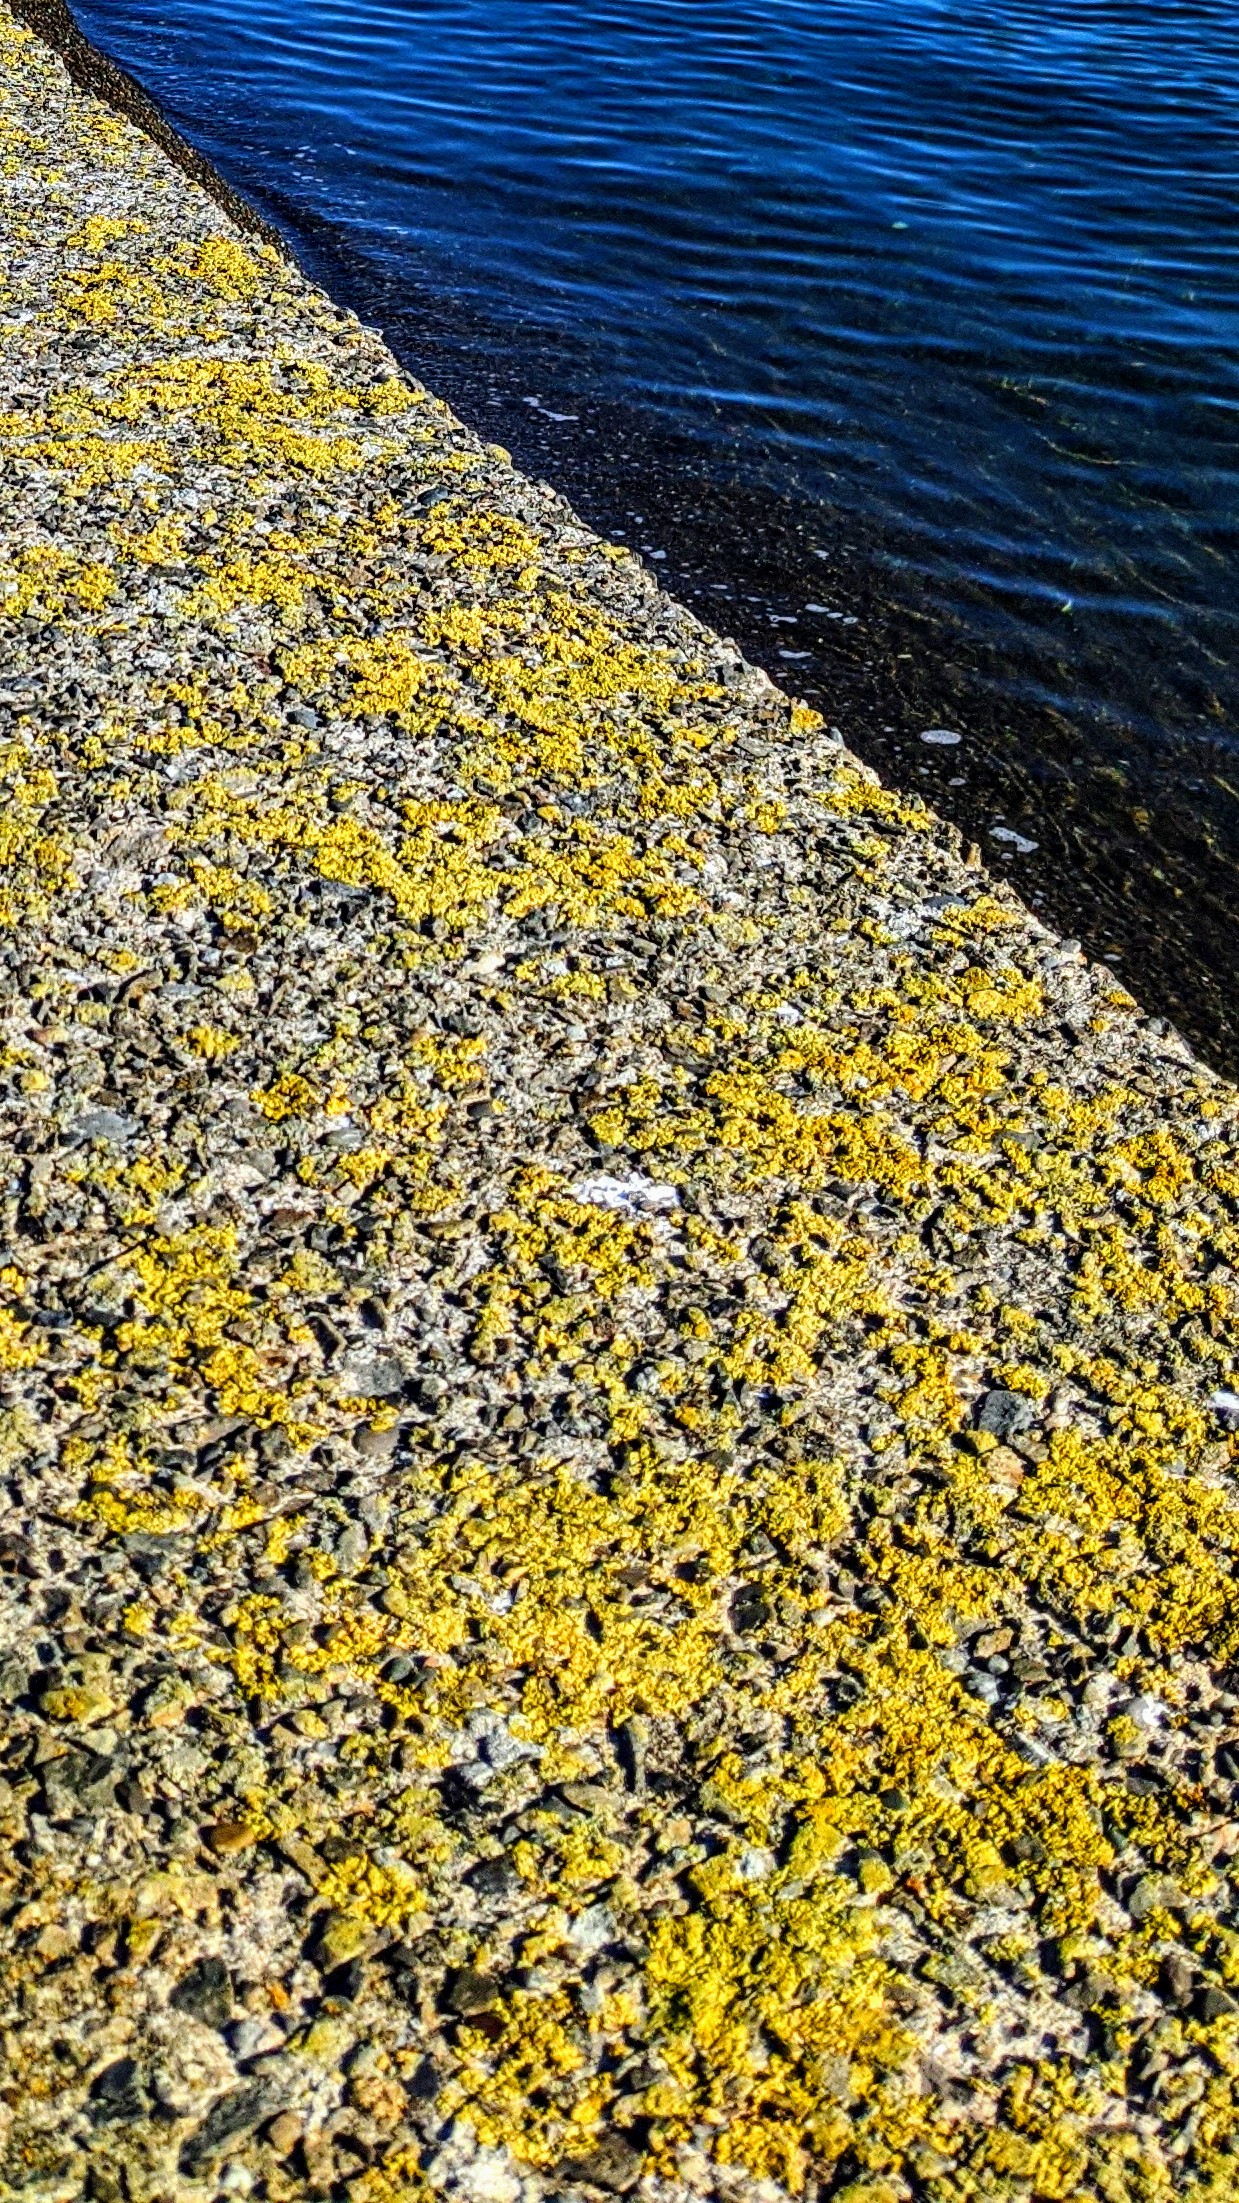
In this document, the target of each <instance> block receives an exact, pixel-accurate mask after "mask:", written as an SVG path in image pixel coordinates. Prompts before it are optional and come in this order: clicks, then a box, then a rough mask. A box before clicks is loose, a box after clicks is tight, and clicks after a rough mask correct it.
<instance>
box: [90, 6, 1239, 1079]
mask: <svg viewBox="0 0 1239 2203" xmlns="http://www.w3.org/2000/svg"><path fill="white" fill-rule="evenodd" d="M77 12H78V14H79V17H80V19H81V21H82V23H83V27H84V28H85V29H86V30H87V31H88V33H89V34H90V35H91V36H92V37H93V38H94V39H95V40H96V42H97V43H98V44H100V45H101V46H103V47H105V48H106V49H107V50H108V51H109V52H111V53H112V54H113V55H115V56H116V58H118V59H119V60H120V61H121V62H122V63H123V64H124V65H125V66H126V67H127V68H129V69H130V71H131V72H132V73H133V74H134V75H136V76H137V77H138V78H139V79H140V80H141V81H142V82H143V84H144V85H145V86H146V87H147V88H148V89H149V90H150V91H152V92H153V93H154V94H155V95H156V97H157V98H158V99H159V100H160V102H161V104H162V105H163V107H164V109H165V111H166V112H167V113H168V114H169V115H170V117H171V119H172V120H173V121H174V122H175V123H176V124H177V125H178V127H180V128H181V129H182V130H183V131H184V133H185V134H186V135H187V136H188V137H190V138H191V139H192V140H193V141H194V142H195V143H196V144H198V145H200V146H201V147H203V148H204V149H205V150H206V151H207V152H208V153H209V154H210V156H211V157H212V159H213V160H214V161H215V162H216V164H217V166H218V167H219V168H220V169H221V170H222V171H223V172H224V173H225V174H226V175H227V176H228V177H229V179H230V180H231V181H233V182H235V183H237V184H238V185H240V187H241V188H242V189H243V190H245V191H246V192H247V193H248V194H249V195H250V196H251V197H252V198H253V199H254V200H255V201H256V202H257V203H258V204H259V205H260V206H261V207H262V208H263V209H264V211H266V212H267V213H269V214H270V215H271V216H272V217H273V218H274V219H275V220H276V221H277V222H278V223H279V225H280V226H281V227H282V228H283V229H284V230H285V232H286V233H287V234H288V236H289V237H290V238H291V239H292V241H293V243H294V245H295V246H296V248H297V250H298V251H299V253H300V255H301V257H302V258H303V260H304V261H305V262H306V264H308V265H309V266H310V267H311V268H312V269H313V270H314V272H315V273H317V274H320V275H322V276H323V277H324V278H325V279H326V280H327V281H328V282H329V283H330V284H331V286H332V288H333V289H334V290H335V292H336V293H337V295H342V296H344V297H345V298H346V299H347V300H348V302H349V303H351V304H353V305H354V306H356V308H357V310H358V311H359V312H360V313H361V314H362V316H363V318H364V319H366V320H368V321H371V322H374V323H376V324H377V325H378V326H380V327H382V328H383V329H384V331H385V333H387V334H388V335H389V336H390V338H391V340H392V341H393V343H394V344H395V346H396V348H397V350H398V351H399V352H400V354H401V356H402V358H403V359H404V360H405V361H406V362H407V363H408V364H409V365H410V366H412V367H413V368H414V369H415V370H418V371H421V372H423V373H424V374H425V376H426V378H427V379H428V380H429V381H431V382H432V383H433V384H434V385H435V386H436V387H437V388H439V389H441V390H442V391H443V393H444V394H445V395H446V396H448V397H449V398H450V399H451V400H452V401H453V402H454V403H455V404H456V405H457V407H458V409H459V410H460V411H461V412H462V413H464V414H465V416H466V417H467V418H469V419H471V420H473V421H474V422H475V423H476V425H478V426H480V427H482V428H483V429H484V430H485V431H486V432H487V433H489V434H490V435H492V436H493V437H496V438H497V439H498V440H501V441H503V442H504V443H506V444H508V445H510V447H511V448H512V449H513V451H514V453H515V455H516V456H517V458H518V459H519V460H520V461H521V463H522V464H525V465H529V466H531V467H533V468H534V470H535V471H536V472H538V473H539V474H542V475H544V476H546V477H547V478H549V479H550V480H552V481H554V482H555V483H556V484H557V485H558V486H562V487H563V488H565V489H566V490H567V491H568V493H569V494H570V495H572V496H573V497H574V498H575V499H576V500H577V502H578V503H579V504H580V505H581V506H582V507H583V509H584V510H585V511H586V513H587V514H588V516H589V517H590V518H591V519H593V520H595V521H596V522H597V523H598V524H600V525H603V526H605V527H606V528H607V529H608V531H609V532H611V533H612V534H614V535H616V536H619V535H621V534H622V535H624V537H625V538H626V540H628V541H629V542H630V543H632V545H633V546H634V547H635V548H638V549H640V550H641V551H642V552H643V553H644V554H645V555H646V556H647V557H649V558H650V559H651V560H652V561H653V562H654V563H655V564H656V566H657V568H658V570H659V571H661V572H662V573H664V574H666V576H667V578H668V580H669V582H670V583H671V584H672V586H674V587H675V588H676V589H677V590H678V591H679V592H680V593H681V594H683V595H685V596H687V597H688V599H689V601H690V602H692V603H694V604H695V605H696V606H697V608H698V609H700V610H701V611H702V612H703V613H704V614H705V615H706V616H708V617H709V618H710V619H711V620H712V621H713V622H714V623H715V624H717V625H720V626H722V627H723V628H725V629H726V630H727V631H728V632H730V633H733V634H735V635H737V636H738V637H739V638H740V639H741V641H742V642H743V643H744V644H745V646H746V647H747V648H748V649H750V650H751V651H753V652H754V653H755V654H756V655H758V656H760V657H761V658H762V660H763V662H764V663H766V664H767V665H768V666H769V667H770V670H771V671H772V672H773V673H775V674H776V676H778V677H779V678H780V679H782V680H783V681H785V682H786V683H788V684H789V685H793V686H795V687H797V688H799V689H801V690H802V691H803V692H804V693H806V694H809V695H812V696H814V697H815V698H817V697H820V698H821V699H822V700H823V701H824V703H825V704H826V705H827V707H828V709H829V710H830V711H831V714H832V716H836V717H837V718H838V719H839V720H840V721H841V722H843V723H845V730H846V731H847V732H848V734H849V736H850V737H854V738H855V739H856V740H857V741H858V743H859V744H860V746H861V747H863V748H865V749H866V750H867V753H868V754H870V755H871V756H872V757H873V758H874V760H875V762H877V763H878V764H879V766H880V768H881V769H882V770H883V771H884V772H886V773H889V774H890V775H891V776H892V777H895V778H899V779H902V780H904V781H905V782H912V783H914V784H917V785H920V786H922V787H925V788H926V789H927V791H928V792H929V793H930V794H931V795H932V797H933V799H934V800H935V801H937V802H940V803H941V804H942V805H943V806H944V807H947V808H951V809H953V810H954V811H955V813H956V814H957V815H958V816H959V817H960V819H961V821H962V823H964V824H965V826H966V827H967V829H968V831H969V832H970V833H973V834H975V835H976V837H977V839H978V840H979V841H980V843H981V845H982V847H983V849H984V850H985V853H986V855H987V857H989V858H991V859H992V860H993V861H994V862H995V863H1001V864H1004V865H1005V866H1006V867H1007V868H1008V870H1009V871H1010V872H1011V875H1012V877H1013V878H1014V879H1015V880H1016V881H1017V884H1019V885H1020V887H1021V889H1022V890H1023V891H1024V892H1025V893H1027V894H1028V895H1029V896H1030V898H1034V897H1039V898H1041V906H1042V907H1044V908H1045V909H1046V910H1047V913H1048V914H1050V915H1053V916H1054V917H1056V918H1057V919H1058V920H1059V922H1060V923H1062V924H1064V925H1065V926H1068V927H1069V928H1070V929H1071V930H1074V931H1076V932H1079V933H1082V934H1083V935H1084V937H1085V938H1086V940H1087V942H1088V945H1089V946H1090V947H1091V948H1092V949H1094V950H1095V951H1096V952H1098V953H1107V952H1108V953H1110V954H1111V956H1112V957H1113V959H1114V960H1115V962H1116V965H1117V967H1118V968H1120V969H1122V970H1123V971H1124V972H1125V973H1126V974H1128V975H1130V976H1131V977H1132V978H1133V980H1134V981H1136V982H1138V983H1139V984H1140V986H1141V987H1142V990H1143V991H1144V993H1145V995H1146V998H1148V999H1149V1000H1150V1003H1151V1005H1152V1006H1153V1007H1159V1008H1164V1009H1168V1010H1169V1011H1170V1012H1171V1014H1173V1015H1175V1016H1176V1017H1177V1018H1178V1019H1179V1020H1180V1022H1182V1023H1183V1024H1184V1025H1185V1026H1186V1027H1187V1028H1188V1029H1190V1030H1192V1031H1193V1032H1194V1033H1196V1034H1197V1035H1198V1036H1199V1037H1201V1038H1202V1039H1203V1040H1204V1042H1205V1044H1206V1045H1207V1046H1209V1047H1211V1048H1212V1051H1213V1053H1214V1055H1215V1057H1217V1058H1218V1059H1219V1060H1223V1059H1225V1060H1230V1061H1235V1060H1239V1011H1237V1008H1236V1005H1239V989H1237V988H1236V985H1235V980H1236V976H1237V975H1239V950H1237V949H1236V946H1235V943H1234V940H1233V939H1232V935H1235V933H1236V928H1235V925H1234V919H1235V917H1236V916H1239V907H1237V901H1239V897H1237V891H1239V576H1237V566H1239V559H1237V556H1236V552H1237V545H1239V526H1237V521H1239V222H1237V219H1236V216H1237V211H1239V6H1237V5H1236V4H1235V0H1180V4H1177V5H1176V4H1171V0H1136V4H1133V0H1122V4H1118V0H1081V4H1077V5H1070V6H1069V5H1067V4H1066V0H1039V4H1037V5H1033V4H1031V0H538V4H536V5H534V4H531V0H245V5H244V6H243V7H237V6H236V5H235V0H84V4H82V5H80V6H79V7H78V10H77ZM943 724H945V725H946V726H947V727H949V728H950V729H951V730H952V731H958V732H960V734H961V736H962V739H961V741H960V743H959V744H956V745H951V744H934V745H927V744H924V743H923V742H922V741H921V735H922V734H923V732H924V731H925V729H926V728H928V727H932V726H934V725H943ZM1004 828H1005V829H1006V831H1007V833H1008V834H1012V833H1014V834H1018V836H1019V843H1018V844H1017V843H1016V842H1014V841H1011V840H1010V839H1008V840H1006V841H1004V840H1003V838H1002V832H1001V829H1004ZM1025 842H1033V843H1035V844H1036V848H1035V849H1024V848H1023V847H1021V846H1020V845H1019V844H1022V843H1025Z"/></svg>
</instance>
